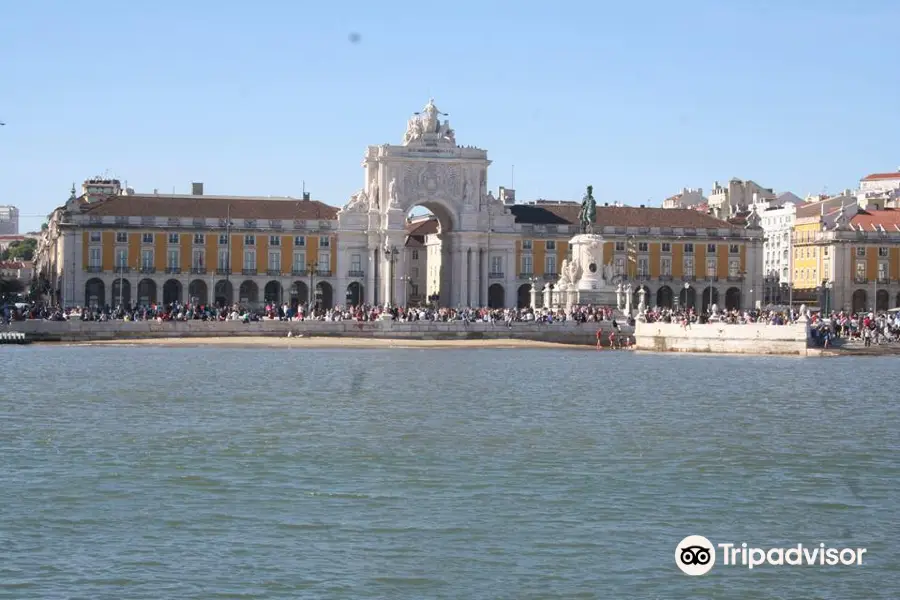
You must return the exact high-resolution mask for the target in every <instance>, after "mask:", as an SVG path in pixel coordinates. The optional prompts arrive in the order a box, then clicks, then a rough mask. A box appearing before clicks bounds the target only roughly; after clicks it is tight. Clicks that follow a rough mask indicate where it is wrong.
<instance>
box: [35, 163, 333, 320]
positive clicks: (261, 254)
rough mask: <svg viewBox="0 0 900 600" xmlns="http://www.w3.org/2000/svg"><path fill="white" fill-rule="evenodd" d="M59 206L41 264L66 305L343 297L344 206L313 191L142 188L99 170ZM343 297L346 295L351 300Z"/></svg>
mask: <svg viewBox="0 0 900 600" xmlns="http://www.w3.org/2000/svg"><path fill="white" fill-rule="evenodd" d="M82 191H83V193H82V195H81V196H76V195H75V193H74V189H73V192H72V196H71V197H70V199H69V201H68V202H67V203H66V205H65V206H63V207H60V208H59V209H57V210H56V211H54V213H53V214H52V215H51V218H50V223H49V227H48V229H47V231H46V232H45V236H44V238H43V239H42V240H41V242H40V245H39V249H38V254H39V256H40V265H39V268H40V273H41V275H42V277H43V279H44V281H45V282H46V287H47V288H49V289H50V290H51V293H50V296H51V297H52V298H53V299H54V300H55V301H56V302H58V303H60V304H62V305H64V306H78V305H89V306H105V305H111V306H115V305H118V304H123V305H129V304H137V305H153V304H158V303H162V304H170V303H173V302H195V303H200V304H207V303H228V304H230V303H235V302H240V303H245V304H250V305H257V304H259V303H261V302H294V303H297V302H300V303H305V302H307V301H308V300H309V290H311V289H315V290H316V295H317V298H318V299H319V300H320V301H321V302H323V303H324V304H327V305H331V304H332V303H333V302H334V281H335V279H336V274H335V273H334V272H333V268H334V265H336V264H337V260H336V253H337V242H336V235H335V232H334V225H335V216H336V214H337V209H336V208H334V207H332V206H328V205H327V204H323V203H321V202H317V201H314V200H310V199H309V198H303V199H296V198H270V197H265V198H252V197H234V196H206V195H204V194H203V188H202V185H201V184H195V185H194V189H193V193H192V194H189V195H187V194H185V195H178V194H167V195H162V194H135V193H134V192H133V190H130V189H123V188H122V187H121V185H120V183H119V181H117V180H112V179H93V180H89V181H86V182H85V183H84V185H83V190H82ZM342 300H343V299H342Z"/></svg>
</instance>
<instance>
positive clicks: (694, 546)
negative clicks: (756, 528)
mask: <svg viewBox="0 0 900 600" xmlns="http://www.w3.org/2000/svg"><path fill="white" fill-rule="evenodd" d="M717 549H718V550H717ZM717 553H718V556H719V557H720V558H721V564H722V565H723V566H726V567H733V566H742V567H747V568H748V569H753V568H754V567H759V566H763V565H771V566H776V567H780V566H784V565H788V566H800V565H809V566H823V567H834V566H838V565H843V566H854V565H855V566H860V565H862V564H863V562H862V557H863V554H865V553H866V549H865V548H832V547H829V546H826V545H825V544H818V545H815V546H804V545H803V544H796V545H792V546H789V547H785V548H754V547H751V546H748V545H747V543H746V542H745V543H742V544H713V543H712V542H711V541H709V539H707V538H705V537H703V536H702V535H689V536H687V537H686V538H684V539H683V540H681V542H679V543H678V545H677V546H676V547H675V564H676V565H678V568H679V569H681V571H682V572H683V573H685V574H686V575H691V576H696V575H706V574H707V573H709V572H710V571H711V570H712V568H713V566H715V564H716V555H717Z"/></svg>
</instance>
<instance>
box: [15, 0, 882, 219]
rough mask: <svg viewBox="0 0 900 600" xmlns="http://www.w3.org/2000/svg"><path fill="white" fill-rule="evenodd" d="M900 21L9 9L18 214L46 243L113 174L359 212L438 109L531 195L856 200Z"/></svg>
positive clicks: (479, 8)
mask: <svg viewBox="0 0 900 600" xmlns="http://www.w3.org/2000/svg"><path fill="white" fill-rule="evenodd" d="M898 22H900V2H896V1H894V0H891V1H882V0H869V1H867V2H865V3H849V2H837V1H833V0H818V1H815V2H806V1H801V0H798V1H793V2H791V1H788V0H782V1H779V2H775V1H770V0H753V1H740V0H732V1H729V2H725V1H690V0H683V1H680V2H603V1H596V2H584V3H580V2H573V3H554V2H529V1H517V2H506V1H496V2H489V1H486V0H481V1H479V2H470V1H468V0H456V1H454V2H451V3H440V2H438V3H430V2H424V1H422V2H415V3H413V2H401V1H392V2H383V3H379V2H358V1H355V0H344V1H341V2H334V3H327V2H326V3H318V2H316V3H313V2H286V1H282V2H278V1H269V2H266V1H263V0H260V1H258V2H254V3H243V2H242V3H238V2H229V1H228V0H225V1H218V2H210V1H208V0H193V1H192V2H170V1H166V0H156V1H154V2H149V1H143V2H138V1H134V2H122V1H121V0H119V1H116V2H103V1H99V0H96V1H95V0H81V1H79V2H73V1H71V0H64V1H59V0H57V1H51V0H29V1H28V2H8V3H4V5H3V8H2V13H0V121H2V122H5V123H6V126H4V127H0V204H13V205H16V206H18V207H19V208H20V211H21V213H22V215H23V217H22V219H21V223H20V230H22V231H26V230H33V229H37V228H39V227H40V225H41V223H42V222H44V220H45V218H46V215H47V214H48V213H49V212H50V211H51V210H53V208H55V207H56V206H59V205H60V204H62V203H64V202H65V200H66V198H67V197H68V194H69V189H70V187H71V185H72V183H73V182H74V183H76V185H77V186H79V188H80V184H81V181H83V180H84V179H86V178H89V177H92V176H96V175H108V176H114V177H118V178H119V179H122V180H125V181H127V182H128V185H129V186H130V187H133V188H135V190H136V191H138V192H152V190H153V189H159V191H160V192H164V191H165V192H170V191H172V190H175V191H177V192H178V193H189V191H190V184H191V182H192V181H202V182H203V183H204V186H205V192H206V193H207V194H233V195H276V196H280V195H290V196H296V197H299V196H300V195H301V193H302V191H303V187H304V185H305V189H306V191H308V192H310V194H311V196H312V198H313V199H315V200H321V201H323V202H326V203H328V204H332V205H342V204H344V203H345V202H346V201H347V200H348V198H349V196H350V195H351V194H352V193H353V192H355V191H356V190H358V189H359V188H361V187H362V186H363V183H364V181H363V170H362V167H361V166H360V165H361V161H362V157H363V153H364V151H365V148H366V146H368V145H370V144H382V143H397V144H399V143H400V142H401V141H402V137H403V133H404V131H405V127H406V122H407V119H408V118H409V117H410V116H411V115H412V113H413V112H415V111H418V110H421V108H422V107H423V106H424V105H425V103H426V102H427V101H428V99H429V97H434V99H435V103H436V104H437V106H438V108H440V109H441V110H442V111H444V112H447V113H449V117H448V118H449V119H450V123H451V126H452V127H453V128H454V129H455V131H456V139H457V143H459V144H461V145H472V146H477V147H480V148H484V149H486V150H487V151H488V158H490V159H491V160H492V161H493V163H492V165H491V167H490V169H489V175H488V177H489V187H490V188H491V189H493V190H494V193H495V194H496V190H497V188H498V187H499V186H506V187H514V188H515V189H516V196H517V198H518V199H519V201H523V200H534V199H538V198H545V199H554V200H578V199H580V198H581V196H582V195H583V193H584V189H585V186H586V185H588V184H591V185H593V186H594V195H595V197H596V198H597V199H598V201H599V202H624V203H626V204H634V205H637V204H641V203H650V204H652V205H657V206H658V205H659V203H660V202H661V201H662V200H663V199H664V198H666V197H668V196H671V195H672V194H675V193H677V192H679V191H680V190H681V189H682V188H683V187H694V188H697V187H700V188H703V189H704V191H705V192H706V191H708V190H709V189H710V188H711V186H712V184H713V182H714V181H716V180H718V181H721V182H723V183H724V182H725V181H727V180H729V179H731V178H732V177H738V178H741V179H753V180H754V181H756V182H758V183H759V184H761V185H763V186H765V187H772V188H775V190H776V191H778V192H781V191H792V192H794V193H795V194H797V195H799V196H801V197H803V196H805V195H806V194H810V193H822V192H829V193H831V192H838V191H840V190H842V189H844V188H854V187H856V186H857V185H858V181H859V179H860V178H861V177H863V176H865V175H866V174H868V173H873V172H885V171H893V170H895V169H897V168H898V166H900V152H898V146H897V132H898V131H900V101H898V98H900V96H898V93H897V90H896V86H897V83H896V80H897V76H896V74H897V64H898V58H900V46H898V45H897V43H896V27H897V23H898ZM354 34H355V36H354ZM356 36H358V41H355V42H354V41H353V38H355V37H356Z"/></svg>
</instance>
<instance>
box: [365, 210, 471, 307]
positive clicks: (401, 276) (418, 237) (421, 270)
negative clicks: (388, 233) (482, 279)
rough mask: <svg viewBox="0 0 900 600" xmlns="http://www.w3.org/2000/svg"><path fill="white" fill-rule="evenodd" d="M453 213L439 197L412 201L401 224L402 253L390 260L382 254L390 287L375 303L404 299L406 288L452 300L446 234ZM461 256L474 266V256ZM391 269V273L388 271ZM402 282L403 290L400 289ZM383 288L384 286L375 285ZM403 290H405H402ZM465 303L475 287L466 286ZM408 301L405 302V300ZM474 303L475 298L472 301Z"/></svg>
mask: <svg viewBox="0 0 900 600" xmlns="http://www.w3.org/2000/svg"><path fill="white" fill-rule="evenodd" d="M454 219H455V217H454V213H453V210H452V209H451V208H450V207H449V205H448V204H447V203H446V202H445V201H443V200H428V199H425V200H422V201H416V202H414V203H413V204H412V205H411V206H410V208H409V210H408V211H407V219H406V225H405V229H406V231H405V241H404V249H403V254H402V256H398V257H396V258H395V259H394V261H393V262H391V257H390V255H388V254H385V255H384V257H385V259H386V261H385V268H386V270H385V273H384V277H385V280H388V279H390V280H392V285H393V290H392V293H390V294H384V295H383V296H381V295H380V296H379V297H378V299H377V302H378V303H384V302H387V301H388V300H390V301H392V302H393V303H394V304H397V303H399V302H403V300H404V299H408V298H409V295H410V290H411V289H415V291H416V292H417V294H416V295H417V296H418V297H422V298H432V297H434V296H438V304H439V305H446V304H449V303H451V302H453V299H452V297H451V294H453V293H455V292H454V291H453V290H451V289H450V286H451V283H450V281H451V276H450V274H451V273H453V268H454V267H453V265H452V263H451V260H452V259H451V258H450V257H451V253H450V252H449V248H448V242H449V237H450V236H449V235H448V234H450V233H451V232H452V231H453V230H454V223H455V220H454ZM459 256H461V260H463V261H466V263H467V265H470V267H469V268H476V267H477V266H478V265H477V264H475V263H476V262H477V260H478V258H479V257H478V256H477V255H475V256H474V257H473V256H472V254H470V253H467V252H463V253H462V254H460V255H459ZM392 269H393V273H392V272H391V271H392ZM404 286H405V288H406V289H405V290H404ZM379 287H380V288H381V289H383V290H387V286H379ZM404 292H405V293H404ZM467 292H468V293H467V294H466V296H467V297H466V298H462V303H463V304H466V303H467V300H469V298H473V299H475V300H477V296H478V294H479V290H474V291H470V290H467ZM407 303H408V302H407ZM475 303H476V304H477V302H475Z"/></svg>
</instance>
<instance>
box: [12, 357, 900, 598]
mask: <svg viewBox="0 0 900 600" xmlns="http://www.w3.org/2000/svg"><path fill="white" fill-rule="evenodd" d="M0 359H2V360H3V363H4V367H5V368H4V369H2V370H0V460H2V468H0V517H2V518H0V598H15V599H31V598H35V599H37V598H40V599H55V598H60V599H61V598H86V599H87V598H90V599H99V598H111V599H112V598H115V599H123V598H128V599H139V598H140V599H143V598H146V599H154V600H156V599H162V598H178V599H186V598H198V599H199V598H410V599H413V598H416V599H419V598H460V599H462V598H466V599H468V598H485V599H500V598H503V599H507V598H508V599H517V600H518V599H532V598H533V599H538V598H597V599H613V598H623V599H624V598H627V599H632V598H634V599H639V598H648V599H654V600H655V599H660V600H663V599H664V600H670V599H681V598H685V599H687V598H704V599H726V598H727V599H735V598H742V599H743V598H773V599H775V598H781V599H784V600H794V599H807V598H809V599H813V598H822V599H828V600H853V599H860V600H871V599H878V598H884V599H894V600H896V599H897V598H900V562H898V556H900V553H898V547H900V546H898V541H897V540H898V534H900V531H898V524H900V466H898V458H897V456H898V454H897V452H898V447H900V434H898V430H900V411H898V407H897V402H896V399H897V392H896V381H897V380H896V378H895V377H896V375H892V374H895V373H896V370H897V362H896V360H895V359H892V358H884V359H881V358H871V359H866V358H863V359H858V358H857V359H849V358H848V359H824V360H816V359H793V358H748V357H717V356H688V355H651V354H647V355H643V354H635V353H626V352H609V351H604V352H595V351H580V350H468V349H467V350H413V349H409V350H404V349H391V350H387V349H385V350H303V349H282V350H268V349H223V348H214V347H207V348H154V347H139V346H123V347H109V346H106V347H61V346H39V345H34V346H29V347H0ZM891 388H893V389H891ZM691 534H696V535H703V536H706V537H707V538H709V539H710V540H712V541H713V543H724V542H731V543H735V544H737V545H738V546H740V544H741V543H742V542H746V543H747V544H748V545H749V546H757V547H762V548H769V547H779V546H789V545H794V546H796V544H798V543H802V544H804V545H807V546H813V547H815V546H818V544H819V543H820V542H821V543H825V544H826V545H827V546H834V547H845V546H849V547H854V548H856V547H864V548H866V549H867V553H866V554H865V555H864V560H863V564H862V566H852V567H847V566H834V567H810V566H793V567H790V566H785V567H773V566H764V567H758V568H756V569H753V570H750V569H748V568H746V567H726V566H722V565H721V558H719V559H718V560H719V562H718V563H717V565H716V566H715V567H714V568H713V570H712V571H711V572H710V573H709V574H707V575H705V576H701V577H689V576H687V575H684V574H682V572H681V571H680V570H678V568H677V567H676V565H675V560H674V555H675V549H676V546H677V545H678V543H679V542H680V541H681V540H682V538H684V537H685V536H687V535H691Z"/></svg>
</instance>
